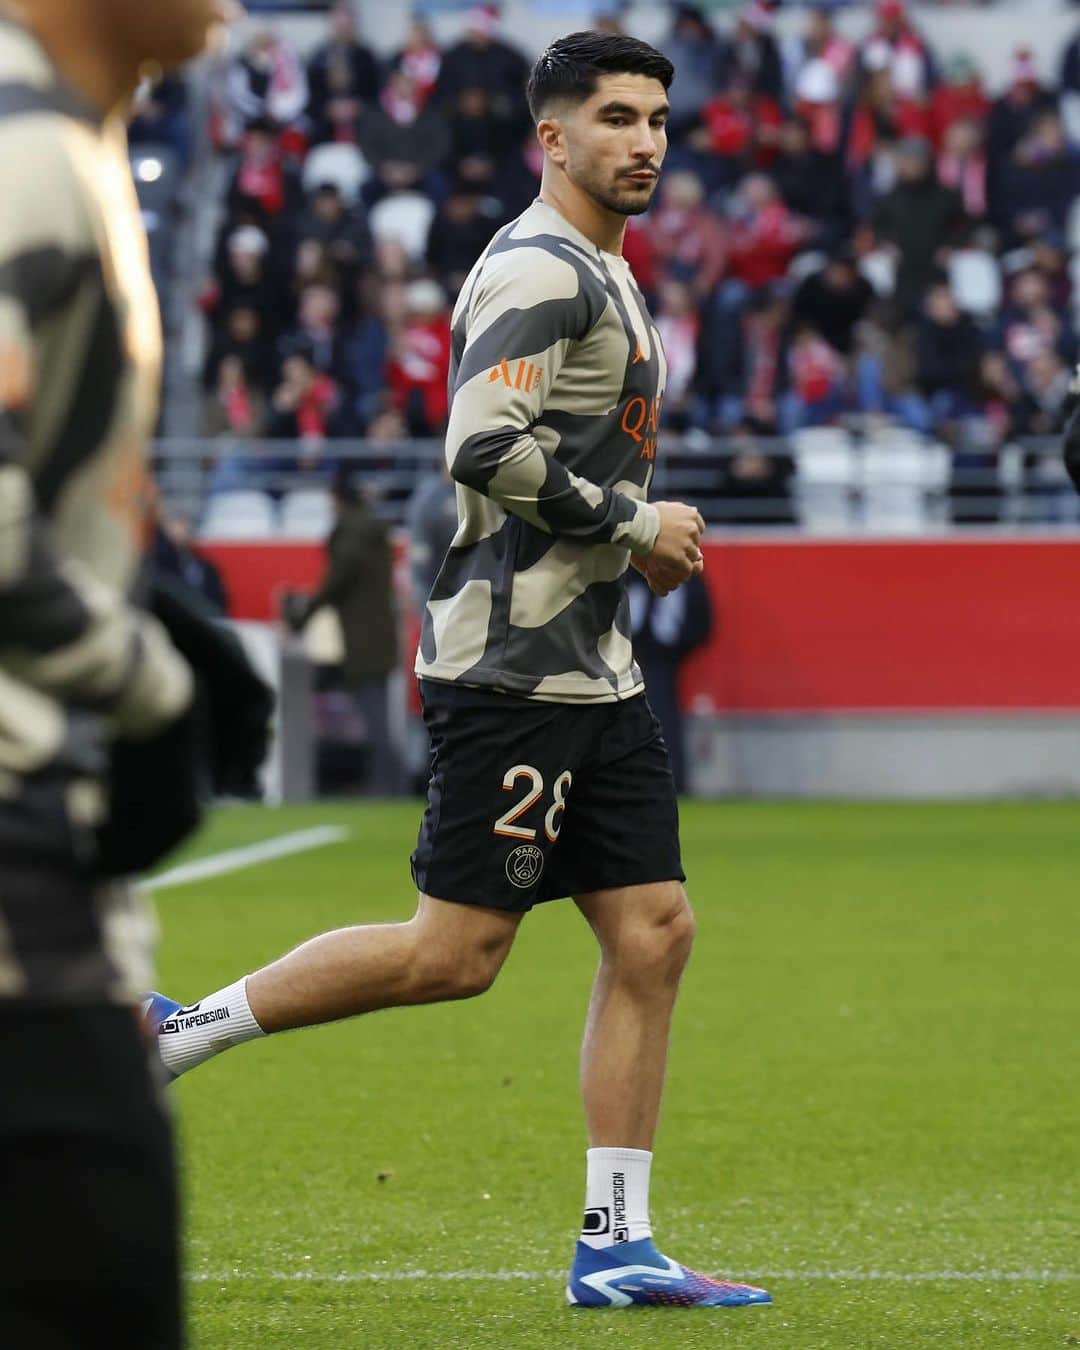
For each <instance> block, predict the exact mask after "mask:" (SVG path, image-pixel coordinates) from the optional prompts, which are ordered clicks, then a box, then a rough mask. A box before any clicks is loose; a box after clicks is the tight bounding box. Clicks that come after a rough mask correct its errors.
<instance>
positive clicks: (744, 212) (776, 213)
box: [729, 173, 809, 290]
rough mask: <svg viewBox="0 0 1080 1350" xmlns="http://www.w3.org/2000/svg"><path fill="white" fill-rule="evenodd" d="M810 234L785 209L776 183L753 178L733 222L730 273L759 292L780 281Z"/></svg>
mask: <svg viewBox="0 0 1080 1350" xmlns="http://www.w3.org/2000/svg"><path fill="white" fill-rule="evenodd" d="M808 234H809V225H808V222H806V221H804V220H803V219H802V218H801V217H798V216H796V215H794V214H793V212H791V211H790V210H789V209H788V207H787V206H785V205H784V203H783V201H782V200H781V198H780V194H779V193H778V192H777V190H776V185H775V184H774V183H773V181H772V179H771V178H768V177H767V176H766V175H765V174H760V173H755V174H750V175H749V177H747V178H746V179H744V181H743V183H742V185H741V187H740V188H739V193H738V205H737V207H736V212H735V216H734V218H733V220H732V222H731V244H730V255H729V271H730V273H731V275H732V276H733V277H735V278H736V279H738V280H739V281H742V282H744V283H745V284H746V285H747V286H749V287H750V288H751V289H755V290H756V289H757V288H758V287H760V286H767V285H768V284H769V283H770V282H772V281H779V280H780V278H781V277H783V276H784V275H785V273H786V272H787V269H788V264H789V263H790V262H791V259H792V258H793V257H794V256H795V254H796V253H797V252H798V249H799V247H800V245H801V244H802V242H803V241H804V240H805V239H806V238H807V235H808Z"/></svg>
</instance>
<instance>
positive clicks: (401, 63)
mask: <svg viewBox="0 0 1080 1350" xmlns="http://www.w3.org/2000/svg"><path fill="white" fill-rule="evenodd" d="M441 67H442V50H441V49H440V47H439V45H438V43H437V42H436V41H435V38H434V35H433V34H432V31H431V26H430V25H429V24H428V23H427V21H426V20H425V19H420V18H414V19H413V20H412V21H411V22H410V24H409V31H408V33H407V34H406V36H405V46H404V47H402V49H401V51H399V52H398V53H397V55H396V56H395V57H394V60H393V69H394V70H403V71H404V72H405V74H406V75H408V77H409V79H410V80H412V82H413V86H414V88H415V89H416V95H417V97H418V98H419V99H420V101H421V102H422V103H426V102H427V101H428V99H429V98H430V97H431V95H432V94H433V93H434V91H435V86H436V84H438V81H439V70H440V68H441Z"/></svg>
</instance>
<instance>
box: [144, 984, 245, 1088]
mask: <svg viewBox="0 0 1080 1350" xmlns="http://www.w3.org/2000/svg"><path fill="white" fill-rule="evenodd" d="M264 1034H265V1033H264V1032H263V1029H262V1027H260V1026H259V1024H258V1022H256V1021H255V1018H254V1016H253V1015H252V1011H251V1009H250V1008H249V1007H248V1000H247V976H246V975H245V976H244V978H243V979H242V980H237V981H236V983H235V984H230V985H228V986H227V987H226V988H225V989H219V990H218V992H217V993H216V994H208V995H207V997H206V998H204V999H200V1000H199V1002H198V1003H192V1004H190V1005H189V1006H188V1007H186V1008H180V1009H178V1010H177V1011H176V1012H175V1013H174V1014H173V1015H172V1016H171V1017H166V1018H165V1020H164V1021H163V1022H162V1024H161V1025H160V1026H159V1027H158V1049H159V1051H160V1052H161V1059H162V1062H163V1063H164V1065H165V1067H166V1068H167V1069H168V1070H169V1072H170V1073H171V1074H175V1075H176V1076H179V1075H180V1074H182V1073H187V1071H188V1069H194V1068H195V1066H196V1065H197V1064H201V1063H202V1062H203V1061H204V1060H207V1059H209V1058H210V1057H211V1055H216V1054H218V1053H219V1052H220V1051H222V1050H228V1048H229V1047H230V1046H231V1045H240V1044H241V1043H242V1042H243V1041H251V1040H254V1039H255V1037H256V1036H262V1035H264Z"/></svg>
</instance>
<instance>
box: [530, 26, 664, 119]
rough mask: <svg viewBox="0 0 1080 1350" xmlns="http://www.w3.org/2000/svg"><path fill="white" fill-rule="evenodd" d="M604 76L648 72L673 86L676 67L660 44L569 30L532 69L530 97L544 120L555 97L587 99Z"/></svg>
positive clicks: (537, 116) (534, 113)
mask: <svg viewBox="0 0 1080 1350" xmlns="http://www.w3.org/2000/svg"><path fill="white" fill-rule="evenodd" d="M601 75H647V76H648V77H649V78H650V79H653V80H659V81H660V83H661V84H662V85H663V86H664V88H665V89H670V88H671V81H672V80H673V79H674V78H675V67H674V66H673V65H672V64H671V62H670V61H669V60H668V59H667V57H666V56H664V55H663V53H662V52H658V51H657V50H656V48H655V47H650V46H649V44H648V43H647V42H640V41H639V40H638V39H637V38H632V37H626V36H625V35H624V34H621V33H570V34H569V35H568V36H567V37H564V38H559V40H558V41H557V42H553V43H552V44H551V46H550V47H549V48H548V49H547V51H545V52H541V54H540V56H539V57H538V59H537V62H536V65H535V66H533V68H532V74H531V75H530V76H529V83H528V84H527V85H526V86H525V97H526V98H527V99H528V100H529V111H530V112H531V113H532V116H533V121H534V122H539V121H540V119H541V118H542V117H543V116H544V113H545V111H546V109H547V108H548V106H549V105H550V104H552V103H554V102H556V101H558V102H563V103H570V104H579V103H584V102H585V100H586V99H587V98H589V97H590V95H592V94H594V93H595V92H596V83H597V81H598V80H599V78H600V76H601Z"/></svg>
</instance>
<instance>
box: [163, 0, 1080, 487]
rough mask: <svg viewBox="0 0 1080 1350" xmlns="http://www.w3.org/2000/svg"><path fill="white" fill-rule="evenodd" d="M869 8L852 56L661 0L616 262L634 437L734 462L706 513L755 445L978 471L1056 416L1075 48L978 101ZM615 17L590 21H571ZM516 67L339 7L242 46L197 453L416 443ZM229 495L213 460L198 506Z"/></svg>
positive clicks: (753, 477) (512, 123) (489, 34)
mask: <svg viewBox="0 0 1080 1350" xmlns="http://www.w3.org/2000/svg"><path fill="white" fill-rule="evenodd" d="M873 14H874V22H873V26H872V30H871V31H870V32H869V34H868V35H867V36H866V38H865V40H863V41H862V42H860V43H858V44H854V43H852V42H850V41H848V40H847V39H846V38H845V37H844V36H842V35H841V34H840V33H839V32H838V31H837V29H836V27H835V26H834V23H833V19H832V17H831V13H830V10H829V8H827V7H821V8H808V9H807V10H805V11H804V19H803V22H802V28H801V33H800V35H799V37H798V38H797V40H794V41H792V40H788V39H785V40H784V41H781V40H780V39H779V38H778V36H777V34H776V32H775V31H774V25H775V14H774V12H773V9H772V8H771V7H770V5H769V4H768V3H767V2H766V0H751V3H748V4H745V5H744V6H743V7H742V8H741V9H739V10H737V11H736V12H735V13H734V15H733V17H732V18H731V19H729V20H727V22H726V26H725V28H724V30H723V31H720V27H719V24H718V23H717V22H715V21H713V20H710V18H708V17H706V15H705V14H704V13H703V12H702V11H701V10H700V9H698V8H697V7H695V6H694V5H689V4H677V5H673V6H672V7H671V23H670V29H669V31H668V34H667V36H666V39H665V40H664V41H663V42H661V43H660V45H661V47H662V49H663V50H664V51H665V53H666V54H667V55H668V56H669V57H670V58H671V60H672V61H673V62H674V64H675V68H676V72H677V77H676V81H675V84H674V85H673V87H672V91H671V119H670V126H669V133H670V149H669V152H668V159H667V168H666V172H665V175H664V178H663V179H662V182H661V186H660V189H659V193H658V198H657V201H656V203H655V205H654V206H653V208H652V209H651V210H650V211H649V213H648V214H647V215H645V216H643V217H640V218H635V219H632V220H631V221H630V224H629V228H628V231H627V236H626V253H627V256H628V258H629V260H630V262H631V265H632V267H633V269H634V272H635V275H636V277H637V279H638V282H639V284H640V286H641V288H642V290H643V291H644V292H645V294H646V297H647V298H648V300H649V303H650V305H651V306H652V307H653V312H654V315H655V319H656V323H657V326H658V328H659V330H660V332H661V335H662V337H663V340H664V345H665V348H666V351H667V357H668V363H669V378H668V385H667V393H666V397H665V401H664V408H663V421H664V424H665V425H666V426H667V427H668V428H669V429H670V430H672V431H677V432H684V433H694V434H695V435H697V436H698V437H701V436H702V435H703V434H705V435H720V436H725V437H728V438H729V439H732V440H734V441H736V442H737V443H742V441H743V440H745V444H746V446H747V451H746V453H740V454H736V455H733V456H730V457H729V458H728V459H727V460H726V461H725V463H726V469H725V472H726V473H728V474H729V475H730V476H731V479H732V481H731V484H730V487H731V489H732V491H733V493H734V494H735V495H739V493H740V492H745V493H746V494H748V495H759V494H762V493H768V492H774V491H775V492H776V493H778V494H780V495H783V493H784V491H785V484H786V479H787V477H788V476H789V475H790V474H791V460H790V458H786V457H784V456H783V455H780V456H767V455H762V454H758V453H755V452H754V451H753V448H752V447H753V444H754V442H753V441H752V440H751V438H752V437H754V436H761V435H789V434H791V433H793V432H796V431H798V430H799V429H801V428H806V427H813V426H822V425H827V424H831V423H836V422H843V423H844V424H845V425H852V426H866V427H873V426H875V425H877V423H878V422H879V421H881V420H885V419H888V420H890V421H892V422H894V423H899V424H900V425H902V426H904V427H907V428H909V429H911V430H912V431H914V432H918V433H924V434H926V435H929V436H932V437H934V438H935V439H936V440H939V441H942V442H944V443H945V444H947V445H948V446H949V447H951V449H952V450H953V452H954V462H955V463H956V464H957V465H960V466H962V467H967V468H972V467H974V468H979V467H980V466H983V467H990V468H992V467H993V466H994V464H995V463H996V460H997V456H998V454H999V452H1000V450H1001V448H1002V446H1003V445H1004V444H1006V443H1007V442H1008V441H1009V440H1011V439H1012V438H1015V437H1018V436H1025V435H1032V434H1040V433H1049V432H1051V431H1053V430H1054V429H1055V428H1056V426H1057V425H1058V423H1059V416H1060V412H1061V408H1062V404H1063V401H1064V399H1065V397H1066V390H1067V386H1068V383H1069V373H1070V367H1071V364H1072V363H1073V362H1074V361H1075V359H1076V356H1077V350H1076V348H1077V334H1076V326H1075V323H1074V321H1073V317H1072V316H1073V314H1074V312H1075V311H1074V309H1073V297H1072V281H1071V275H1070V267H1069V264H1070V244H1071V242H1073V241H1075V238H1076V234H1077V217H1076V213H1075V212H1074V211H1073V205H1074V202H1075V201H1076V199H1077V197H1078V196H1080V148H1078V133H1077V125H1076V123H1077V119H1076V117H1075V115H1073V114H1074V111H1075V107H1076V104H1077V102H1078V101H1080V37H1078V38H1077V39H1075V40H1074V41H1073V42H1072V43H1071V44H1070V45H1069V47H1068V48H1067V50H1066V51H1065V52H1063V53H1062V57H1061V66H1060V75H1059V79H1058V82H1057V83H1056V84H1054V85H1051V84H1048V83H1046V82H1045V81H1044V80H1042V79H1040V76H1039V74H1038V72H1037V70H1036V66H1035V62H1034V59H1033V57H1032V54H1031V52H1030V51H1028V50H1026V49H1025V48H1023V47H1019V48H1017V49H1016V51H1015V53H1014V55H1013V58H1012V70H1011V77H1010V81H1009V84H1008V87H1007V88H1006V89H1004V90H1003V91H1001V92H1000V93H999V94H998V95H997V96H996V97H991V96H990V94H989V93H988V92H987V90H986V89H985V88H984V86H983V81H982V79H981V77H980V73H979V71H978V69H977V68H976V66H975V65H974V64H973V63H972V61H971V60H970V59H969V58H968V57H967V56H963V55H950V54H948V53H941V52H937V51H934V50H933V49H932V48H931V45H930V44H929V42H928V41H927V39H926V38H925V36H924V35H923V33H922V32H921V31H920V29H919V26H918V25H917V23H915V22H914V21H913V19H912V17H911V15H910V14H909V13H908V11H907V9H906V8H905V4H904V3H903V0H878V3H877V4H876V5H875V7H874V11H873ZM619 24H620V19H619V15H618V9H617V7H610V8H608V9H606V10H605V11H604V12H602V13H600V14H598V15H597V17H596V19H595V25H596V27H598V28H607V29H610V30H618V28H619ZM529 63H530V55H529V54H527V53H525V52H522V51H519V50H517V49H516V48H515V46H514V45H513V44H512V43H511V42H509V41H507V40H506V38H505V37H504V36H503V35H502V34H501V33H500V29H499V20H498V15H497V11H496V9H495V7H493V6H478V7H477V8H475V9H474V10H473V11H471V12H470V15H469V26H468V31H467V34H466V35H465V36H464V37H463V39H462V40H461V41H460V42H458V43H456V44H455V45H453V46H450V47H449V48H447V49H445V50H442V49H440V48H439V46H438V45H437V44H436V42H435V40H434V38H433V36H432V32H431V30H430V28H429V27H428V26H427V24H425V23H424V22H423V21H422V20H420V19H417V20H416V21H415V22H414V23H413V24H412V26H411V29H410V31H409V36H408V41H407V43H406V45H405V46H404V47H403V48H402V50H400V51H399V52H397V53H396V54H395V55H394V56H393V57H392V59H390V60H389V61H382V60H380V59H378V58H377V57H376V55H375V54H374V53H373V51H372V50H371V48H370V47H369V46H368V45H367V44H366V43H365V41H364V35H363V34H362V33H360V32H358V31H357V26H356V22H355V19H354V17H353V14H352V10H351V8H350V6H348V5H347V4H342V5H338V6H337V7H336V8H335V9H333V11H332V12H331V15H330V18H329V28H328V32H327V35H326V40H325V42H324V43H323V44H322V45H321V46H319V47H318V49H317V50H316V51H315V52H314V53H313V54H311V55H310V57H309V58H308V59H307V60H306V61H305V60H302V59H301V56H300V55H299V54H298V53H297V52H296V51H295V50H293V49H292V48H290V46H289V45H288V44H287V43H286V42H285V41H284V40H283V39H282V38H281V36H280V35H279V34H277V33H276V32H274V31H273V30H271V29H268V28H267V29H261V30H259V31H257V32H256V33H255V34H254V35H253V36H252V37H251V40H250V42H249V44H248V45H247V47H246V49H245V50H244V51H243V53H242V54H241V55H240V56H238V57H237V58H236V59H235V61H234V62H233V63H232V65H231V66H230V68H229V69H228V71H227V74H226V78H225V80H224V84H223V94H222V97H221V98H220V100H219V102H218V106H217V109H216V114H215V119H214V128H213V130H214V137H215V143H216V145H217V147H218V149H219V150H220V151H221V152H222V153H223V154H225V155H227V156H229V157H230V162H231V163H232V164H233V165H234V167H233V169H232V171H231V180H230V185H229V189H228V198H227V206H226V213H225V219H224V223H223V225H222V228H221V230H220V235H219V239H218V244H217V249H216V254H215V258H214V265H213V276H212V278H211V279H210V280H209V281H208V284H207V285H206V287H205V288H204V290H203V293H202V295H201V304H202V307H203V309H204V312H205V314H206V318H207V322H208V324H209V328H210V340H209V343H208V356H207V360H206V365H205V372H204V380H205V391H206V423H205V430H206V432H207V433H208V434H210V435H227V436H228V437H230V438H243V437H252V438H261V437H269V438H279V437H282V438H285V437H287V438H295V439H296V440H298V441H299V442H300V447H301V448H300V451H299V457H300V462H301V463H302V464H305V465H314V464H318V463H320V462H328V461H329V458H330V455H331V453H332V447H330V448H329V449H328V445H327V442H328V441H331V440H332V439H333V438H336V437H343V436H349V437H368V438H372V439H375V440H382V439H393V438H395V437H402V436H420V437H423V436H438V435H439V434H440V432H441V430H442V428H443V426H444V424H445V420H446V415H447V392H446V379H447V368H448V362H449V350H450V329H449V319H450V312H451V308H452V305H453V302H454V298H455V296H456V294H457V291H458V289H459V288H460V285H461V282H462V280H463V278H464V276H465V275H466V273H467V271H468V269H469V268H470V266H471V265H472V263H473V261H474V260H475V258H476V256H477V255H478V253H479V252H480V251H481V249H482V248H483V246H484V245H485V243H486V242H487V240H488V239H489V238H490V236H491V235H492V233H493V232H494V231H495V230H496V229H497V228H498V227H499V226H501V225H502V224H503V223H505V222H506V221H508V220H510V219H511V218H512V217H514V216H515V215H516V214H517V213H518V212H520V211H522V210H523V209H524V208H525V207H526V206H527V205H528V203H529V202H530V201H531V200H532V198H533V197H534V196H535V193H536V190H537V182H538V173H539V168H540V155H539V151H538V147H537V145H536V143H535V139H534V136H533V133H532V127H531V123H530V121H529V117H528V111H527V109H526V107H525V102H524V96H523V89H524V83H525V78H526V75H527V72H528V68H529ZM161 115H162V116H165V115H172V116H174V117H175V113H174V112H171V111H170V109H168V108H166V109H165V110H164V111H163V112H162V114H161ZM179 125H180V131H181V132H182V133H183V135H185V136H186V128H185V127H183V125H182V124H179ZM1070 127H1071V128H1072V130H1071V131H1070ZM295 459H296V455H295V453H293V462H295ZM245 472H247V466H246V463H245V461H243V460H238V459H236V458H226V459H225V461H224V462H223V464H222V465H221V466H220V468H219V474H218V479H217V484H218V486H237V485H239V484H242V481H243V475H244V473H245Z"/></svg>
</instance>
